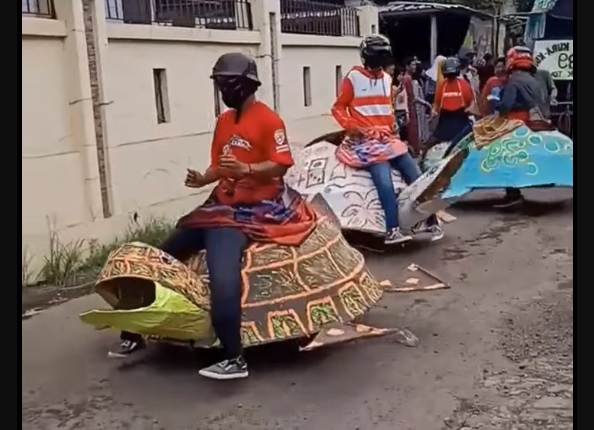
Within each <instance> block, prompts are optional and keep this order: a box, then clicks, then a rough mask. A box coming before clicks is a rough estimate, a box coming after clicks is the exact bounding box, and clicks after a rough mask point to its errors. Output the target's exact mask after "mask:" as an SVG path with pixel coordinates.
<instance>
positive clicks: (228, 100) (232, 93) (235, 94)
mask: <svg viewBox="0 0 594 430" xmlns="http://www.w3.org/2000/svg"><path fill="white" fill-rule="evenodd" d="M249 96H250V94H246V92H245V91H244V90H242V89H234V88H221V98H222V99H223V103H225V106H227V107H229V108H231V109H239V108H240V107H241V106H242V105H243V103H244V102H245V101H246V100H247V98H248V97H249Z"/></svg>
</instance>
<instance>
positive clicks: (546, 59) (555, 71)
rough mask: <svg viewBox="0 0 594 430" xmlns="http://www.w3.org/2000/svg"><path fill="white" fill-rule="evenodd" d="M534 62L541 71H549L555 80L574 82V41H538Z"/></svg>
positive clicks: (535, 45)
mask: <svg viewBox="0 0 594 430" xmlns="http://www.w3.org/2000/svg"><path fill="white" fill-rule="evenodd" d="M534 61H535V63H536V67H538V68H539V69H544V70H548V71H549V72H550V73H551V77H552V78H553V79H556V80H559V81H573V40H537V41H536V42H534Z"/></svg>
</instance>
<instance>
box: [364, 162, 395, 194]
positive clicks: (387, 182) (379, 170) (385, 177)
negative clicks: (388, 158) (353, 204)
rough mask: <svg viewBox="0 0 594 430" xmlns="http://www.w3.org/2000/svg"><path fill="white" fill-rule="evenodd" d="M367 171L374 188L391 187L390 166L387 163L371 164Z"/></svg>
mask: <svg viewBox="0 0 594 430" xmlns="http://www.w3.org/2000/svg"><path fill="white" fill-rule="evenodd" d="M369 173H371V179H372V180H373V184H374V185H375V187H376V188H378V189H385V188H391V187H393V185H392V172H391V167H390V165H389V164H388V163H381V164H375V165H373V166H371V167H370V169H369Z"/></svg>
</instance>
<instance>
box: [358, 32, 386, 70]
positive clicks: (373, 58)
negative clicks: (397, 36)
mask: <svg viewBox="0 0 594 430" xmlns="http://www.w3.org/2000/svg"><path fill="white" fill-rule="evenodd" d="M359 51H360V54H361V61H362V63H363V66H365V67H367V68H369V69H371V70H375V69H380V68H383V67H386V66H387V65H388V64H389V63H390V60H391V58H392V46H391V45H390V41H389V40H388V38H387V37H385V36H382V35H381V34H372V35H370V36H366V37H364V38H363V41H362V42H361V44H360V45H359Z"/></svg>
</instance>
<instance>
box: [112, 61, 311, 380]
mask: <svg viewBox="0 0 594 430" xmlns="http://www.w3.org/2000/svg"><path fill="white" fill-rule="evenodd" d="M212 79H214V82H215V85H216V87H217V88H218V89H219V91H220V92H221V96H222V99H223V102H224V103H225V105H227V106H228V107H229V108H230V109H228V110H226V111H225V112H223V113H222V114H221V115H220V116H219V118H218V119H217V123H216V126H215V130H214V135H213V141H212V147H211V153H210V166H209V167H208V168H207V169H206V171H205V172H204V173H201V172H199V171H197V170H193V169H188V171H187V174H186V180H185V185H186V187H189V188H202V187H205V186H207V185H209V184H213V183H216V186H215V188H214V191H213V193H212V195H211V196H210V198H209V199H208V200H207V201H206V203H204V204H203V205H201V206H199V207H198V208H196V209H195V210H194V211H192V212H190V213H189V214H188V215H186V216H184V217H182V218H181V219H180V220H179V222H178V224H177V229H176V231H175V232H174V233H173V234H172V236H171V237H169V238H168V239H167V241H166V242H165V243H164V244H163V245H162V247H161V248H162V249H163V250H164V251H165V252H167V253H168V254H170V255H171V256H173V257H174V258H177V259H178V260H180V261H186V260H187V259H188V258H190V257H191V256H192V255H194V254H196V253H197V252H198V251H199V250H202V249H205V250H206V261H207V266H208V275H209V289H210V294H211V317H212V324H213V327H214V329H215V332H216V334H217V337H218V338H219V340H220V341H221V344H222V346H223V350H224V354H225V359H224V360H223V361H221V362H220V363H217V364H214V365H212V366H209V367H207V368H205V369H202V370H200V372H199V373H200V374H201V375H202V376H205V377H208V378H212V379H236V378H245V377H247V376H248V369H247V364H246V362H245V360H244V359H243V353H242V344H241V335H240V330H241V318H242V311H241V290H242V279H241V268H242V259H243V252H244V250H245V248H246V247H247V245H248V244H249V242H250V241H260V242H269V243H277V244H283V245H299V244H300V243H301V242H302V241H303V240H305V239H306V238H307V236H308V235H309V234H310V233H311V232H312V231H313V229H314V228H315V223H316V214H315V212H314V211H313V210H312V209H311V208H310V207H309V206H308V205H307V204H306V203H305V201H304V200H303V199H302V198H301V196H300V195H299V194H298V193H297V192H295V191H294V190H292V189H290V188H288V187H287V186H285V184H284V181H283V176H284V175H285V173H286V171H287V169H288V168H289V167H291V166H292V164H293V158H292V156H291V150H290V147H289V143H288V140H287V133H286V130H285V124H284V122H283V120H282V119H281V118H280V117H279V116H278V114H276V113H275V112H274V111H273V110H272V109H270V108H269V107H268V106H266V105H265V104H264V103H262V102H259V101H258V100H256V98H255V92H256V90H257V88H258V87H259V86H260V81H259V79H258V74H257V68H256V63H255V62H254V60H252V59H251V58H249V57H247V56H245V55H244V54H241V53H229V54H224V55H222V56H221V57H220V58H219V59H218V60H217V62H216V64H215V65H214V68H213V72H212ZM121 338H122V341H123V343H122V345H121V349H120V351H118V352H115V353H111V354H110V356H112V357H126V356H128V355H130V354H131V353H133V352H135V351H136V350H138V349H141V348H142V347H144V341H143V339H142V337H141V336H140V335H137V334H132V333H122V337H121Z"/></svg>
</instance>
